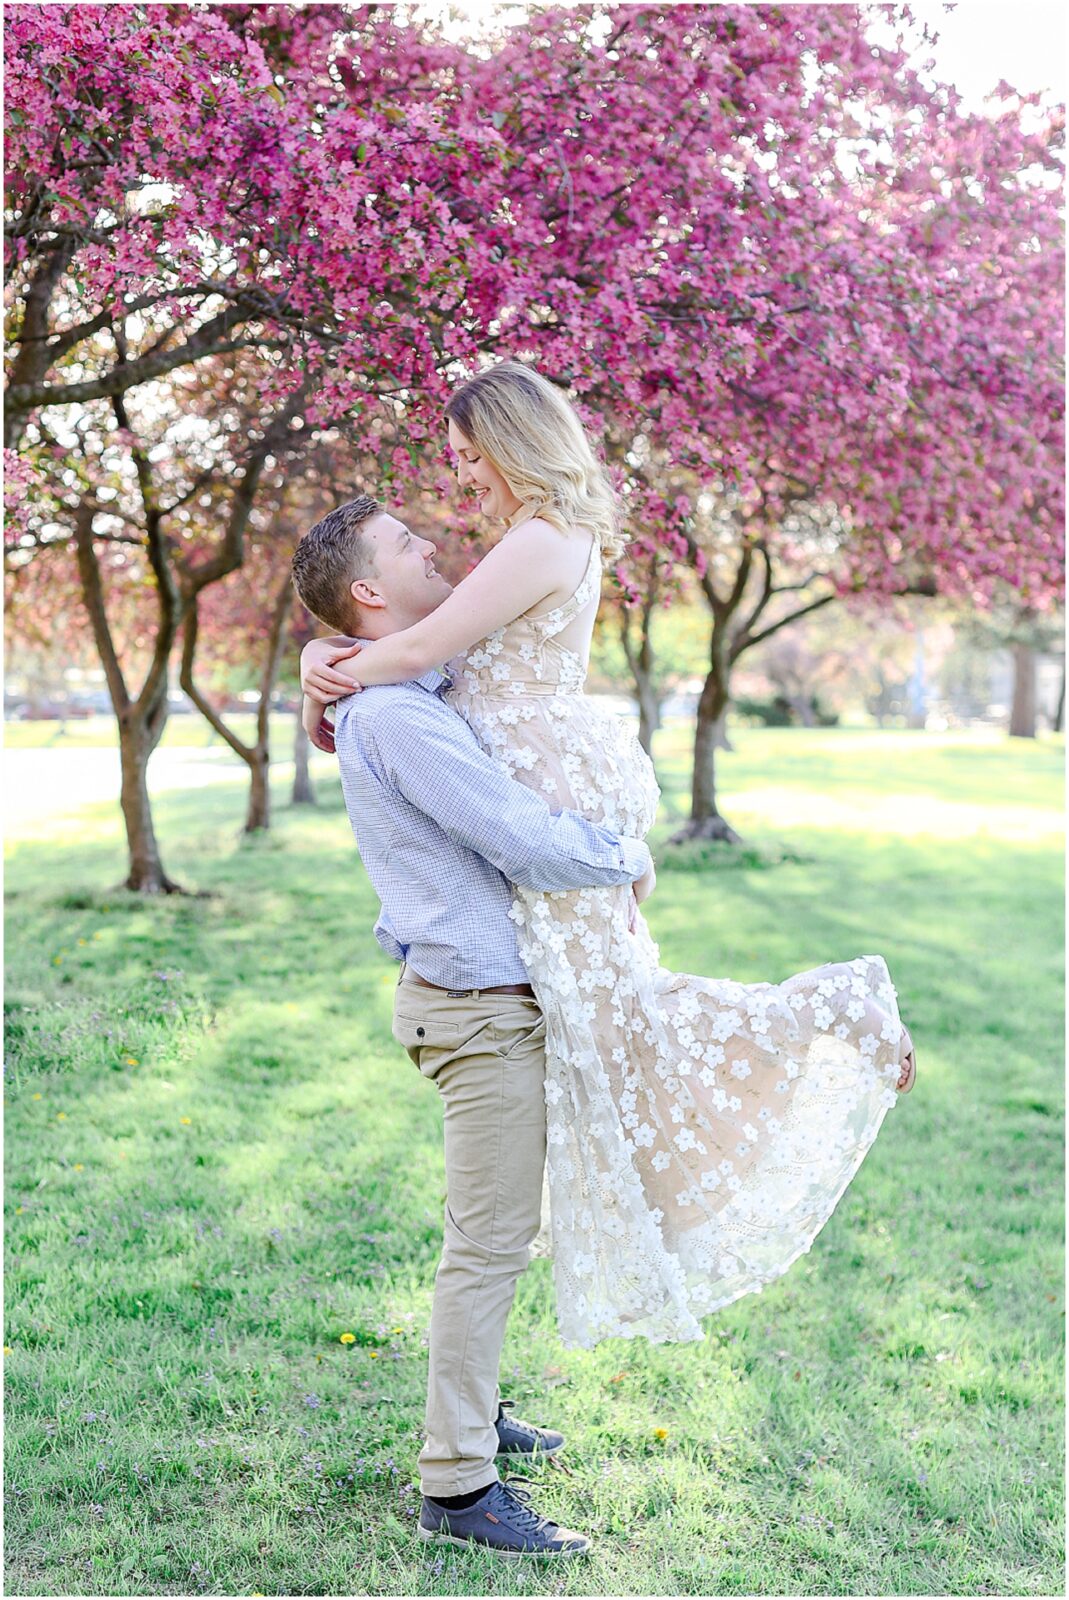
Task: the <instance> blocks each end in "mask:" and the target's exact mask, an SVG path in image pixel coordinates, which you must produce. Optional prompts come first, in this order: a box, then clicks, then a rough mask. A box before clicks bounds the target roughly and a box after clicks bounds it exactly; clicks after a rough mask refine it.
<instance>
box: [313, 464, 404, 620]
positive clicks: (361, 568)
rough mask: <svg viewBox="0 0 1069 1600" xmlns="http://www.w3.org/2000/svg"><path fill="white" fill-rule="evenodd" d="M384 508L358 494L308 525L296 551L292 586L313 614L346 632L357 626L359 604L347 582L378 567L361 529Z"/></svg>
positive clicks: (373, 550) (367, 497)
mask: <svg viewBox="0 0 1069 1600" xmlns="http://www.w3.org/2000/svg"><path fill="white" fill-rule="evenodd" d="M385 509H386V508H385V507H384V506H383V505H382V504H381V503H380V502H379V501H378V500H375V499H373V498H372V497H371V495H369V494H358V495H357V497H356V499H355V500H347V501H346V502H345V504H344V505H343V506H335V508H334V510H333V511H328V512H327V514H326V516H325V517H322V518H321V519H320V520H319V521H318V522H317V523H316V524H315V526H314V527H312V528H309V530H308V532H307V533H306V534H305V535H304V538H303V539H302V540H301V542H300V544H299V545H298V546H297V549H296V551H295V552H294V556H293V568H292V570H293V584H294V588H295V589H296V590H297V593H298V594H299V595H300V597H301V600H302V602H303V604H304V605H306V606H307V608H308V610H309V611H310V612H311V613H312V615H313V616H316V617H319V619H320V620H321V621H322V622H325V623H327V624H328V626H330V627H331V628H336V629H337V631H338V632H339V633H345V634H350V633H351V632H352V629H353V628H354V627H355V626H356V616H357V603H356V601H355V600H354V599H353V597H352V595H351V594H350V593H349V585H350V584H351V583H353V582H355V580H356V579H357V578H371V577H374V576H375V574H376V573H377V571H378V567H377V566H376V564H375V547H374V545H373V544H372V543H371V541H370V540H369V539H368V538H367V536H366V534H365V531H364V530H365V528H366V527H367V524H368V523H369V522H370V521H371V519H372V517H377V516H378V515H379V513H380V512H381V511H384V510H385Z"/></svg>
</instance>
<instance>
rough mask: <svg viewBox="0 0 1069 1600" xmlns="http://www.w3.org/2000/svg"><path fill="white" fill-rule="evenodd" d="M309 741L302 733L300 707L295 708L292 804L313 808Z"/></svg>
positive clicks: (313, 791)
mask: <svg viewBox="0 0 1069 1600" xmlns="http://www.w3.org/2000/svg"><path fill="white" fill-rule="evenodd" d="M310 747H311V740H310V739H309V737H308V735H307V734H306V733H305V731H304V722H303V721H302V719H301V707H300V705H298V707H297V719H296V722H295V724H294V729H293V795H292V797H291V798H292V803H293V805H295V806H314V805H315V803H316V792H315V788H314V787H313V784H312V774H311V772H310V770H309V767H308V751H309V749H310Z"/></svg>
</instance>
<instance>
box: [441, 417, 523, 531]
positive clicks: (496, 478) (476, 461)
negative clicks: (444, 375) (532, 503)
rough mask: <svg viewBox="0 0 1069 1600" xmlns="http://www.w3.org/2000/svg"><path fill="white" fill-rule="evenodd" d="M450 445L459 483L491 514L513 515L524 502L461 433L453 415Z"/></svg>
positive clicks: (502, 516)
mask: <svg viewBox="0 0 1069 1600" xmlns="http://www.w3.org/2000/svg"><path fill="white" fill-rule="evenodd" d="M449 448H450V449H451V450H452V451H453V453H454V454H455V456H456V458H457V482H458V483H459V484H460V487H461V488H462V489H467V490H469V491H470V492H471V493H472V494H474V496H475V498H476V500H478V502H479V505H480V507H481V509H482V510H483V511H485V512H486V515H487V516H488V517H501V518H502V519H504V518H505V517H511V516H512V514H513V513H514V512H516V511H518V510H519V509H520V507H521V505H522V504H523V501H522V500H517V498H516V496H515V495H514V494H513V492H512V490H511V489H510V488H509V486H508V484H507V483H506V482H505V479H504V478H503V477H502V475H501V473H500V472H499V471H498V470H497V468H496V467H495V466H494V465H493V463H492V462H490V461H488V460H487V459H486V457H485V456H484V455H481V454H480V453H479V451H478V450H477V449H476V448H475V446H474V445H473V444H472V442H471V440H470V439H469V438H468V437H467V435H466V434H464V433H461V431H460V429H459V428H458V427H457V425H456V423H455V422H454V421H453V419H452V417H450V419H449Z"/></svg>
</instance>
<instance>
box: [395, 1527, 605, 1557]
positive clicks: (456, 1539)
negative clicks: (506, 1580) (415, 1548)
mask: <svg viewBox="0 0 1069 1600" xmlns="http://www.w3.org/2000/svg"><path fill="white" fill-rule="evenodd" d="M416 1534H417V1536H418V1537H419V1538H420V1539H422V1540H423V1541H424V1542H425V1543H426V1544H455V1545H459V1546H460V1548H461V1549H462V1550H486V1551H487V1552H488V1553H489V1554H490V1555H492V1556H501V1557H502V1559H503V1560H505V1561H526V1560H528V1559H529V1558H530V1557H532V1556H533V1557H534V1558H535V1560H536V1561H560V1560H562V1559H564V1560H567V1559H568V1558H569V1557H571V1556H585V1555H586V1554H587V1553H588V1552H589V1550H590V1546H589V1544H584V1545H581V1546H580V1547H579V1549H578V1550H506V1549H505V1548H504V1546H502V1545H499V1544H487V1543H486V1542H485V1541H484V1540H482V1539H463V1538H461V1537H460V1536H459V1535H458V1534H455V1533H441V1532H439V1531H438V1529H437V1528H425V1527H424V1526H423V1524H422V1523H421V1522H417V1524H416Z"/></svg>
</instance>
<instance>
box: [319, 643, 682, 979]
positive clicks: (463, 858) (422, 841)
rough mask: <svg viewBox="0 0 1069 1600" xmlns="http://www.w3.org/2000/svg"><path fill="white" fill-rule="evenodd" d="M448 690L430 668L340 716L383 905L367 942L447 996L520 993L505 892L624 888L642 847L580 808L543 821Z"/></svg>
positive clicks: (538, 802)
mask: <svg viewBox="0 0 1069 1600" xmlns="http://www.w3.org/2000/svg"><path fill="white" fill-rule="evenodd" d="M448 683H449V680H448V679H447V678H446V677H444V676H443V675H442V673H440V672H436V671H434V670H432V671H430V672H428V673H425V674H424V675H423V676H422V677H421V678H416V679H414V680H413V681H412V682H410V683H391V684H380V685H377V686H375V687H373V688H369V689H363V690H361V691H360V692H359V693H357V694H353V695H348V696H347V697H346V698H345V699H344V700H339V701H338V703H337V705H336V707H335V719H336V720H335V725H334V741H335V748H336V750H337V754H338V762H339V765H340V768H341V781H342V791H343V793H344V795H345V806H346V809H347V811H348V813H349V820H350V822H351V823H352V828H353V834H354V836H355V838H356V843H357V848H358V849H359V851H360V855H361V857H362V859H363V863H364V866H365V868H366V869H367V874H368V877H369V878H370V879H371V883H372V885H373V887H374V889H375V892H376V894H377V895H378V897H379V900H380V902H381V911H380V915H379V919H378V921H377V922H376V924H375V937H376V939H377V940H378V941H379V944H380V945H381V946H382V948H383V949H384V950H385V951H386V953H387V954H388V955H390V956H392V957H393V958H394V960H396V961H405V962H407V963H408V964H409V965H410V966H411V967H412V970H413V971H414V972H417V973H419V975H420V976H421V977H423V978H426V979H428V980H429V982H431V983H436V984H440V985H441V986H442V987H443V988H446V989H489V988H493V987H495V986H496V985H498V984H503V983H525V982H526V981H527V972H526V969H525V968H524V966H523V963H522V962H521V960H520V955H519V948H518V946H517V942H516V924H515V923H514V922H513V921H512V919H511V918H510V916H509V910H510V908H511V906H512V894H511V890H510V888H509V883H515V884H519V885H521V886H522V887H524V888H528V889H543V890H553V889H581V888H584V887H586V886H587V885H590V884H620V883H630V882H631V881H632V880H633V879H635V878H639V877H641V876H642V874H643V873H644V872H645V870H646V868H647V866H648V865H649V860H650V855H649V851H648V850H647V848H646V846H645V844H644V843H643V842H642V841H641V840H639V839H620V838H617V836H616V835H615V834H612V833H609V831H608V830H607V829H605V828H599V827H597V826H596V825H595V824H594V823H592V822H588V821H587V820H586V819H585V818H584V817H581V816H579V815H578V814H577V813H576V812H574V811H550V809H549V807H548V806H547V805H546V802H545V801H544V800H543V799H542V798H541V797H540V796H539V795H537V794H535V792H534V790H533V789H529V788H527V787H526V786H525V785H524V784H522V783H517V781H516V780H515V779H514V778H510V777H509V775H508V773H507V772H505V770H504V768H503V767H501V766H499V765H498V764H497V762H496V761H494V760H493V759H492V758H491V757H490V756H488V755H487V754H486V752H485V750H484V749H483V748H482V746H481V745H480V743H479V741H478V739H477V738H476V737H475V734H474V733H473V732H472V730H471V728H470V727H469V726H468V724H467V723H466V722H465V721H464V718H463V717H462V716H460V714H459V713H458V712H456V711H454V710H453V709H452V707H451V706H449V705H447V704H446V702H445V701H444V700H442V699H441V690H442V689H443V688H446V687H448Z"/></svg>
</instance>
